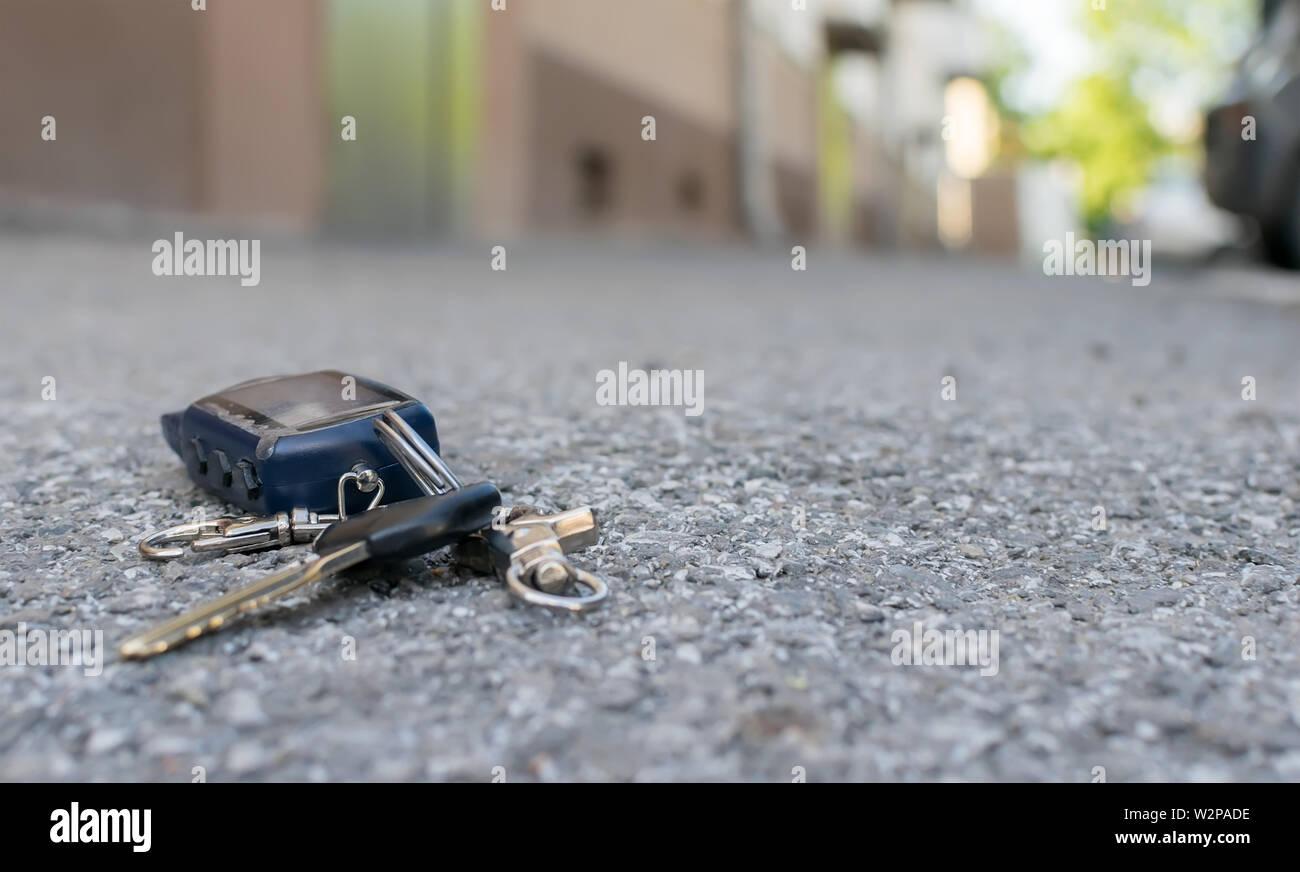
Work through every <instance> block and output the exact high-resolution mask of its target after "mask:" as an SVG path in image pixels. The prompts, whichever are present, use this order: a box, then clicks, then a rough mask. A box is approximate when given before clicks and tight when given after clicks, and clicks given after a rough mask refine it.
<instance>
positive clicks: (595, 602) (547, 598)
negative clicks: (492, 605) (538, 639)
mask: <svg viewBox="0 0 1300 872" xmlns="http://www.w3.org/2000/svg"><path fill="white" fill-rule="evenodd" d="M568 569H569V572H570V573H571V575H572V577H573V580H574V581H576V582H577V583H578V584H580V585H582V586H583V587H585V588H588V589H589V590H590V591H591V593H589V594H586V595H585V596H561V595H560V594H554V593H543V592H542V591H540V590H538V589H537V588H535V587H533V586H531V585H528V584H524V581H523V579H522V578H520V577H519V569H518V567H515V566H511V567H510V568H509V569H508V570H506V587H507V588H508V589H509V590H510V593H511V594H513V595H514V596H516V597H518V598H519V599H521V600H523V601H524V602H526V603H528V604H529V605H534V606H541V607H542V608H544V609H555V610H557V611H564V612H587V611H591V610H592V609H594V608H596V607H597V606H599V605H600V604H601V603H602V602H603V601H604V599H605V597H607V596H608V595H609V587H608V586H607V585H606V584H605V582H604V581H602V580H601V578H600V577H599V576H596V575H592V574H591V573H590V572H587V571H586V570H585V569H579V568H578V567H576V566H569V567H568Z"/></svg>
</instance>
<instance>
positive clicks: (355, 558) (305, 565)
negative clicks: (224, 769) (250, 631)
mask: <svg viewBox="0 0 1300 872" xmlns="http://www.w3.org/2000/svg"><path fill="white" fill-rule="evenodd" d="M500 505H501V494H500V492H499V491H498V490H497V489H496V486H495V485H493V484H491V483H489V482H479V483H478V484H471V485H467V486H465V487H462V488H459V489H457V490H451V491H448V492H447V493H444V494H435V495H433V496H426V497H420V498H418V499H414V500H407V501H405V502H401V503H394V504H392V505H390V506H387V507H384V508H377V509H372V510H370V511H369V512H366V513H365V514H362V515H358V516H356V517H355V518H352V519H350V520H347V521H343V522H342V523H339V524H335V525H334V526H332V527H330V528H329V529H327V530H326V531H325V532H324V533H322V534H321V535H320V537H319V538H317V540H316V542H315V543H314V544H313V546H312V547H313V548H314V549H315V551H316V555H315V556H313V557H309V558H307V559H306V560H303V561H300V562H298V563H295V564H293V565H291V566H288V567H286V568H285V569H283V570H281V571H279V572H276V573H274V574H272V575H268V576H267V577H266V578H263V579H262V580H260V581H257V582H254V583H253V584H250V585H247V586H245V587H241V588H239V589H237V590H234V591H231V592H230V593H228V594H226V595H225V596H223V597H221V598H220V599H216V600H213V601H212V602H210V603H208V604H207V605H204V606H200V607H199V608H197V609H194V610H193V611H190V612H186V613H185V614H183V615H181V616H180V617H177V618H174V619H172V620H170V621H167V622H165V623H162V624H159V625H158V626H156V627H154V628H152V629H150V630H146V631H145V632H143V633H140V634H138V635H135V636H132V637H131V638H129V639H127V640H126V641H125V642H123V643H122V645H121V648H120V649H119V650H120V652H121V655H122V656H123V657H126V658H144V657H152V656H154V655H155V654H161V653H163V652H164V651H169V650H171V649H172V648H175V647H176V646H178V645H181V644H183V643H185V642H188V641H189V640H191V639H196V638H198V637H199V636H201V635H203V634H204V633H210V632H213V631H215V630H219V629H221V628H222V627H223V626H225V625H226V623H227V622H228V621H230V620H231V619H232V618H235V617H237V616H238V615H241V614H243V613H244V612H249V611H252V610H253V609H256V608H260V607H261V606H264V605H266V604H267V603H268V602H270V601H271V600H273V599H277V598H278V597H282V596H284V595H285V594H287V593H290V592H292V591H295V590H297V589H298V588H300V587H302V586H303V585H306V584H311V583H312V582H314V581H320V580H321V579H323V578H329V577H331V576H333V575H337V574H338V573H340V572H343V571H344V570H346V569H350V568H352V567H353V566H356V565H358V564H360V563H364V562H366V561H367V560H401V559H405V558H410V557H417V556H419V555H421V554H426V553H428V552H430V551H435V550H437V549H438V548H441V547H443V546H444V545H451V544H452V543H454V542H458V541H460V540H461V539H463V538H465V537H466V536H468V535H470V534H471V533H476V532H478V531H479V530H482V529H483V528H484V527H487V526H489V525H490V524H491V523H492V513H493V510H494V509H496V508H497V507H498V506H500Z"/></svg>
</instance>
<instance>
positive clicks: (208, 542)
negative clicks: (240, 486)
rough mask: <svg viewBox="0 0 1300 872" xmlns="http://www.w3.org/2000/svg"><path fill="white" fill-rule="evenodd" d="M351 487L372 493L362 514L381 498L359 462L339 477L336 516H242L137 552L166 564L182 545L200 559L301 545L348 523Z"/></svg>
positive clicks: (378, 482)
mask: <svg viewBox="0 0 1300 872" xmlns="http://www.w3.org/2000/svg"><path fill="white" fill-rule="evenodd" d="M350 483H351V484H355V485H356V487H357V490H359V491H361V492H362V493H365V494H368V493H372V492H373V493H374V495H375V496H374V498H373V499H371V500H370V505H368V506H367V507H366V511H370V510H371V509H373V508H374V507H375V506H377V505H379V503H380V502H381V501H382V500H383V498H384V481H383V479H381V478H380V477H379V474H378V473H376V472H375V471H374V470H373V469H371V468H370V467H368V466H366V465H365V464H361V463H359V464H357V465H356V466H354V467H352V469H351V470H349V471H348V472H345V473H343V475H341V476H339V483H338V512H337V513H327V512H312V511H309V510H307V509H305V508H294V509H291V510H290V511H288V512H277V513H276V514H274V515H265V516H262V517H258V516H255V515H244V516H241V517H228V518H214V519H212V520H205V521H192V522H189V523H186V524H177V525H175V526H173V527H167V528H166V529H163V530H157V531H155V532H153V533H150V534H149V535H148V536H145V537H144V538H143V539H141V540H140V553H141V554H143V555H144V556H145V557H148V558H150V559H151V560H171V559H174V558H176V557H181V556H182V555H184V554H185V548H184V547H183V546H186V545H188V546H189V550H191V551H194V552H196V553H200V554H214V553H215V554H237V553H241V552H244V551H259V550H261V549H263V548H278V547H280V546H283V545H297V544H305V543H307V542H311V541H313V540H314V539H315V538H316V537H317V536H319V535H320V534H321V533H322V532H324V530H325V529H326V528H327V527H330V526H332V525H333V524H337V523H338V522H340V521H346V520H347V519H348V511H347V505H346V496H347V493H346V491H347V485H348V484H350Z"/></svg>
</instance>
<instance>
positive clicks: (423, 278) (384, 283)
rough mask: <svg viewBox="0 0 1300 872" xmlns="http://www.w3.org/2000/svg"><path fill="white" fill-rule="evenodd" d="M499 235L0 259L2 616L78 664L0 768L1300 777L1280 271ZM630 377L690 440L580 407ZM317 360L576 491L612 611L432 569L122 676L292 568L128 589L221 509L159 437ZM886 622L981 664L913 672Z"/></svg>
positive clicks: (500, 775)
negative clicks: (1068, 274)
mask: <svg viewBox="0 0 1300 872" xmlns="http://www.w3.org/2000/svg"><path fill="white" fill-rule="evenodd" d="M506 248H507V261H506V267H507V268H506V269H505V270H504V271H498V270H493V269H492V255H491V253H490V251H489V249H490V244H488V243H484V244H482V245H464V246H454V247H447V248H428V249H426V248H412V247H365V246H358V245H351V244H338V243H333V244H316V245H311V244H305V243H300V242H293V241H276V240H272V239H267V240H264V241H263V244H262V248H261V283H260V284H259V285H257V286H256V287H248V288H245V287H240V285H239V282H238V280H237V279H233V278H219V277H214V278H168V277H156V276H154V275H153V273H152V272H151V269H150V265H151V262H152V259H153V255H152V253H151V251H150V247H149V242H148V241H147V240H145V241H131V240H101V239H86V238H79V237H73V236H58V235H49V236H46V235H28V236H22V235H11V236H5V237H0V264H2V265H3V270H2V271H0V276H2V277H0V289H2V294H3V311H4V315H3V318H0V361H2V362H3V373H4V378H3V382H2V383H0V399H2V400H3V405H2V406H0V408H3V413H4V418H5V420H4V422H3V424H2V425H0V631H3V630H11V631H12V630H16V629H17V628H18V627H19V625H22V626H23V628H24V629H25V630H27V631H29V632H30V631H32V630H35V631H37V634H38V636H37V637H38V638H39V634H41V633H49V632H51V631H56V630H59V629H73V628H79V629H86V630H89V631H92V632H93V631H100V632H101V633H102V638H103V640H104V647H105V649H106V651H105V653H106V655H107V657H108V662H107V663H105V664H102V671H100V672H99V673H98V674H87V673H95V672H96V670H95V669H86V668H75V667H54V666H48V665H47V666H40V665H12V666H0V688H2V690H0V699H2V700H3V703H0V778H2V779H6V780H21V779H61V780H69V781H79V780H127V779H130V780H135V779H143V780H162V781H191V780H195V779H198V778H200V777H202V778H204V779H206V780H208V781H230V780H319V781H326V780H468V781H488V780H493V779H496V780H502V779H504V780H506V781H527V780H570V779H576V780H604V779H617V780H644V781H650V780H715V779H741V780H751V781H792V780H797V779H800V778H805V779H806V780H807V781H810V782H813V781H832V780H844V779H868V780H900V779H901V780H1035V781H1039V780H1041V781H1069V782H1087V781H1094V780H1099V779H1101V778H1104V779H1105V780H1107V781H1112V782H1122V781H1151V780H1172V781H1212V780H1229V779H1230V780H1242V779H1265V780H1283V779H1286V780H1294V779H1300V621H1298V620H1297V618H1298V617H1300V609H1298V606H1297V601H1298V599H1300V586H1297V575H1298V574H1300V555H1298V554H1297V541H1298V537H1300V511H1298V510H1297V501H1298V500H1300V453H1298V452H1297V447H1298V442H1300V411H1298V410H1300V405H1298V401H1300V359H1298V357H1297V353H1296V350H1297V338H1300V280H1296V279H1295V278H1294V277H1293V276H1290V275H1286V274H1283V273H1272V272H1264V271H1262V270H1261V271H1257V270H1254V269H1253V268H1244V267H1232V268H1219V269H1206V270H1200V269H1194V268H1189V267H1177V266H1173V265H1166V264H1162V263H1161V261H1160V260H1159V259H1158V256H1157V260H1156V262H1155V266H1154V273H1153V281H1152V283H1151V285H1150V286H1148V287H1144V288H1140V287H1133V286H1132V285H1131V284H1130V283H1128V282H1126V281H1105V280H1099V279H1084V278H1065V277H1048V276H1045V275H1043V274H1042V272H1041V270H1035V269H1033V268H1028V269H1026V268H1023V267H1019V266H1016V265H1014V264H1009V263H1004V262H997V261H980V260H964V259H960V258H941V257H928V256H910V257H870V256H857V255H847V254H841V253H835V252H831V251H817V250H813V251H812V252H810V253H809V260H808V269H807V270H806V271H802V272H799V271H794V270H792V269H791V268H790V257H789V254H788V252H786V251H785V250H783V249H775V250H768V249H757V248H746V247H733V248H716V249H715V248H702V247H691V246H679V245H662V246H649V247H636V246H631V245H628V244H622V243H612V242H611V243H600V244H595V243H591V242H587V243H575V242H561V243H551V244H541V243H536V242H533V243H526V244H519V245H509V244H507V246H506ZM620 362H626V363H627V365H628V367H629V369H646V370H650V369H681V370H692V371H694V370H699V371H701V372H702V373H703V395H702V403H701V406H700V408H701V410H702V413H701V414H699V415H687V414H685V410H684V409H683V408H681V407H673V406H666V407H658V408H650V407H636V406H617V405H613V406H610V405H601V404H599V403H598V402H597V401H596V390H597V383H598V382H597V379H598V376H597V374H598V373H599V372H600V371H601V370H604V369H612V370H617V368H618V365H619V363H620ZM323 368H331V369H339V370H342V371H345V372H353V373H357V374H360V375H365V376H369V377H372V378H376V379H379V380H381V381H385V382H388V383H390V384H393V385H395V386H397V387H400V388H402V389H405V390H407V391H408V392H410V393H412V394H415V395H416V396H418V397H420V398H422V399H424V400H425V401H426V402H427V403H428V404H429V405H430V406H431V407H432V408H433V410H434V412H435V415H436V416H437V417H438V421H439V427H440V432H441V437H442V442H443V447H444V456H445V457H446V459H447V460H448V462H449V463H450V464H452V466H453V467H454V468H455V469H456V470H457V471H458V472H460V473H461V475H462V478H467V479H473V478H488V479H491V480H493V481H495V482H497V483H498V485H499V486H500V487H501V489H502V490H503V491H504V492H505V495H506V497H507V499H508V500H509V501H512V502H516V503H529V504H536V505H539V506H542V507H544V508H548V509H559V508H568V507H572V506H577V505H583V504H590V505H592V506H594V507H595V508H596V510H597V512H598V513H599V516H600V519H601V522H602V528H603V535H602V539H601V541H600V543H599V544H598V545H597V546H595V547H593V548H590V549H588V550H587V551H585V552H582V553H580V554H575V555H573V560H574V562H575V563H576V564H577V565H579V566H581V567H583V568H585V569H588V570H590V571H592V572H595V573H598V574H600V575H601V576H603V577H604V578H606V579H607V580H608V581H609V584H610V585H611V588H612V594H611V598H610V601H609V602H608V604H607V607H606V608H604V609H603V610H601V611H599V612H596V613H592V614H590V615H586V616H571V615H562V614H554V613H550V612H545V611H542V610H539V609H535V608H530V607H527V606H522V605H516V606H511V600H510V598H509V596H508V595H507V594H506V592H505V591H504V589H503V587H502V585H501V584H500V583H499V582H498V581H496V580H495V579H493V578H490V577H484V576H478V575H475V574H473V573H470V572H468V571H465V570H462V569H459V568H457V567H454V566H453V565H452V564H451V562H450V558H449V557H448V555H447V554H446V553H445V552H444V553H440V554H435V555H432V556H430V557H428V558H423V559H417V560H413V561H409V562H407V563H404V564H401V565H399V566H396V567H388V568H382V569H369V570H364V571H361V572H360V573H358V574H354V575H351V576H349V577H346V578H343V579H339V580H334V581H328V582H325V583H324V584H321V585H319V586H317V587H316V589H304V591H302V592H301V593H300V594H297V595H295V596H293V597H292V598H290V599H287V600H285V601H284V602H282V603H280V604H277V605H273V606H271V607H268V608H267V609H265V610H264V611H263V612H260V613H258V614H256V615H252V616H249V617H248V618H246V619H243V620H240V621H238V622H236V623H234V624H232V625H231V626H229V627H228V628H226V629H225V630H223V631H222V632H220V633H218V634H215V635H213V636H211V637H205V638H202V639H199V640H197V641H195V642H194V643H192V644H190V645H188V646H186V647H184V648H182V649H180V650H177V651H175V652H171V653H168V654H166V655H164V656H162V657H159V658H156V659H153V660H149V661H145V662H119V661H118V660H117V659H116V655H115V654H113V651H114V650H115V648H116V643H117V642H120V641H121V640H122V639H123V638H125V637H126V636H128V635H129V634H131V633H133V632H136V631H139V630H141V629H143V628H145V627H146V626H148V625H149V624H151V623H152V622H155V621H157V620H160V619H163V618H166V617H169V616H172V615H174V614H176V613H177V612H178V611H179V610H181V609H182V608H184V607H186V606H191V605H195V604H197V603H199V602H201V601H203V600H205V599H208V598H211V597H212V596H214V595H216V594H219V593H221V592H223V591H225V590H228V589H229V588H231V587H232V586H234V585H236V584H240V583H245V582H249V581H252V580H254V579H256V578H258V577H260V576H262V575H264V574H265V573H267V572H268V571H270V570H272V569H273V568H275V567H279V566H282V565H286V564H287V563H289V562H291V561H292V560H293V559H295V557H296V556H298V552H296V551H294V550H292V549H286V550H283V551H274V552H265V553H261V554H256V555H240V556H229V557H218V558H187V559H184V560H181V561H177V562H173V563H168V564H159V563H153V562H148V561H145V560H142V559H141V558H140V557H139V555H138V554H137V552H136V549H135V542H136V540H137V539H138V538H139V537H140V536H141V535H143V534H144V533H145V532H147V531H149V530H152V529H155V528H157V527H160V526H165V525H169V524H173V523H177V522H178V521H182V520H186V519H188V518H191V517H193V516H194V513H195V512H196V510H198V509H202V510H203V511H204V512H205V513H207V515H209V516H217V515H222V514H227V513H229V512H230V511H231V508H232V507H230V506H229V505H226V504H223V503H222V502H221V501H220V500H217V499H215V498H213V497H211V496H210V495H207V494H205V493H204V492H202V491H200V490H199V489H197V488H196V487H195V486H194V485H192V484H191V483H190V482H189V480H188V479H187V478H186V477H185V475H184V472H183V469H182V467H181V465H180V463H179V461H178V460H177V459H176V458H175V457H174V456H173V455H172V454H171V452H170V451H169V449H168V448H167V446H166V445H165V443H164V442H163V439H162V437H161V434H160V431H159V427H158V416H159V415H160V414H162V413H163V412H167V411H171V410H173V409H177V408H181V407H183V406H184V405H185V404H186V403H187V402H189V401H190V400H192V399H194V398H196V397H198V396H201V395H203V394H206V393H209V392H211V391H213V390H215V389H218V388H221V387H224V386H226V385H229V384H232V383H235V382H237V381H241V380H244V379H247V378H253V377H256V376H261V375H270V374H278V373H292V372H304V371H309V370H315V369H323ZM50 379H53V381H50ZM1243 380H1247V381H1243ZM51 388H52V389H53V392H52V393H51V391H50V389H51ZM1252 388H1253V392H1254V393H1253V397H1254V398H1253V399H1250V398H1249V397H1250V396H1251V390H1250V389H1252ZM43 391H44V392H45V395H46V396H48V397H51V398H48V399H43V398H42V397H43ZM917 629H920V631H921V641H922V642H923V643H925V644H927V645H928V640H929V638H930V636H929V635H928V634H929V633H930V631H932V630H937V631H939V633H938V635H937V638H941V639H944V640H951V639H954V638H962V639H965V638H970V639H979V640H982V643H983V644H984V646H985V648H984V649H981V650H983V651H984V653H985V654H991V653H993V652H992V648H991V647H990V646H992V645H993V644H996V658H992V657H987V656H986V657H985V658H984V660H983V662H971V658H970V657H969V656H968V657H967V659H966V661H964V662H963V661H962V658H961V652H960V651H957V650H956V649H954V648H952V646H951V645H947V643H946V642H945V643H944V644H943V645H939V646H938V647H937V648H936V650H935V657H937V658H938V660H939V661H940V662H939V663H932V664H928V665H927V663H925V662H922V663H919V664H914V665H907V664H906V663H902V662H898V661H900V660H904V659H906V658H907V657H909V656H910V654H911V653H912V652H913V650H914V649H913V648H912V647H911V646H912V642H911V636H912V634H914V631H915V630H917ZM945 631H948V632H947V635H944V633H945ZM958 631H960V632H961V633H962V636H960V637H958V636H957V632H958ZM966 631H974V635H971V636H966V635H965V634H966ZM995 633H996V636H995V635H993V634H995ZM994 640H996V642H994ZM2 645H3V637H2V636H0V646H2ZM900 646H903V648H906V649H907V650H906V651H904V650H902V648H900ZM352 653H354V654H355V656H354V657H351V656H349V655H350V654H352ZM966 653H967V655H969V654H970V652H969V651H968V652H966ZM949 655H951V656H949ZM3 656H4V655H3V650H2V647H0V658H3ZM927 658H928V655H927ZM975 659H976V660H977V661H978V658H975ZM945 663H946V665H945Z"/></svg>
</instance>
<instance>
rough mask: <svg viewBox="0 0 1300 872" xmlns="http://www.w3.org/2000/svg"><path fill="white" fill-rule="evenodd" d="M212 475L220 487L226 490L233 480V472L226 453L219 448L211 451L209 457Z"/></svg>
mask: <svg viewBox="0 0 1300 872" xmlns="http://www.w3.org/2000/svg"><path fill="white" fill-rule="evenodd" d="M209 458H210V460H211V466H212V467H213V473H214V475H215V477H216V479H217V480H218V481H219V482H221V486H222V487H225V488H228V487H230V485H231V483H232V482H233V481H234V480H235V475H234V470H233V469H231V468H230V458H229V457H226V452H224V451H222V450H221V449H220V448H214V449H212V453H211V454H210V455H209Z"/></svg>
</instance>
